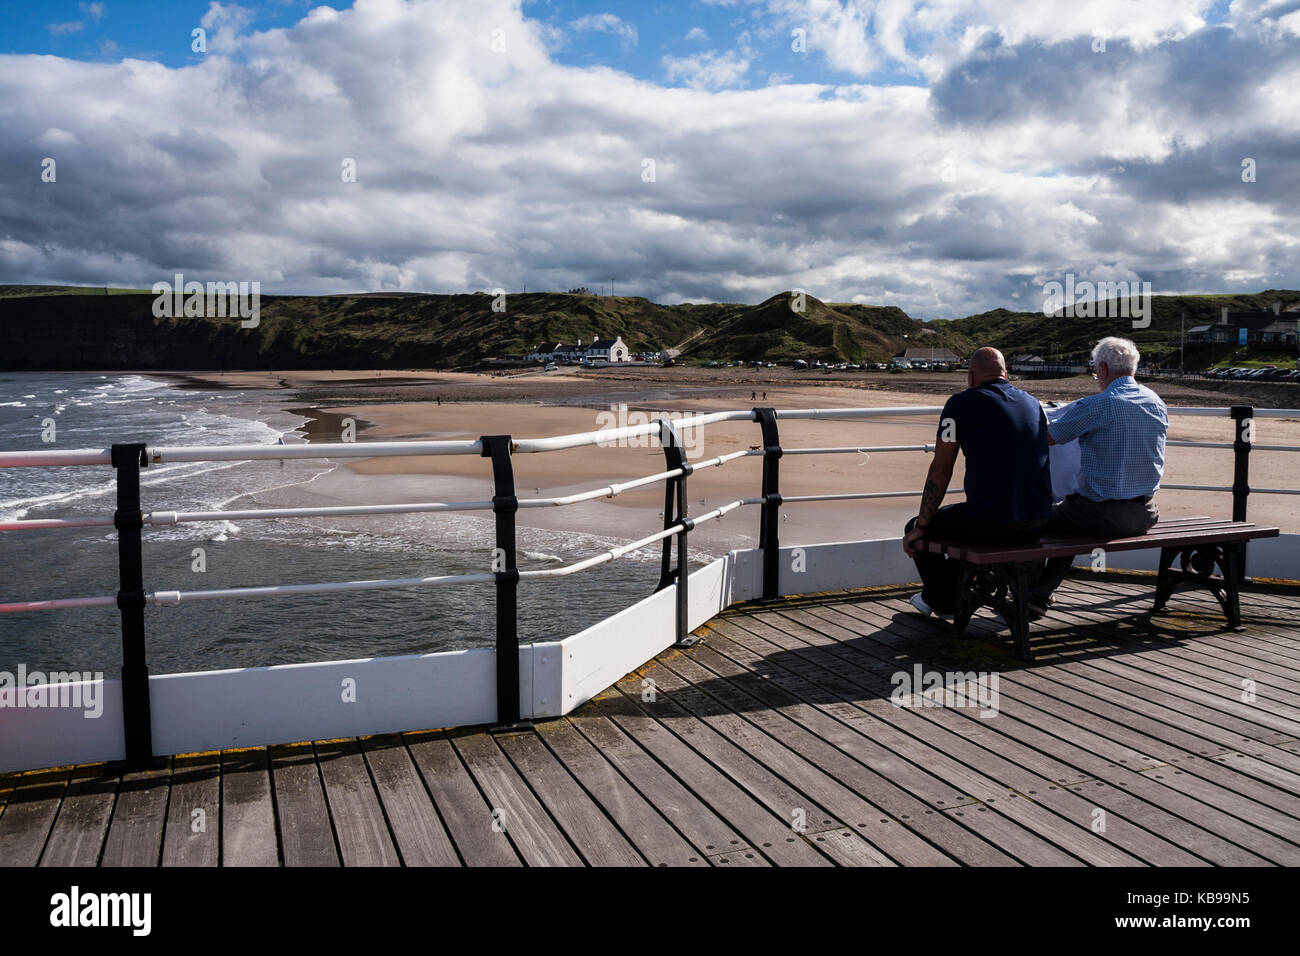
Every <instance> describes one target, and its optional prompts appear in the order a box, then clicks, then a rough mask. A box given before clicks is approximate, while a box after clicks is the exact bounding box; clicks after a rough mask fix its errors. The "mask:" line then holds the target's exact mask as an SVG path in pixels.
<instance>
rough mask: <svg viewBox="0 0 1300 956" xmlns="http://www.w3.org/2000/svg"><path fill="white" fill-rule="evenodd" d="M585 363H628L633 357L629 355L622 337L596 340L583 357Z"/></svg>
mask: <svg viewBox="0 0 1300 956" xmlns="http://www.w3.org/2000/svg"><path fill="white" fill-rule="evenodd" d="M583 361H584V362H593V363H594V362H610V363H615V362H628V361H631V356H630V355H629V354H628V349H627V346H626V345H624V344H623V337H622V336H621V335H620V336H618V337H617V338H613V339H596V340H595V341H594V342H592V343H591V344H590V345H589V346H587V351H586V352H585V354H584V356H583Z"/></svg>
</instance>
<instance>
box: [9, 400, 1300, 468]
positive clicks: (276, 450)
mask: <svg viewBox="0 0 1300 956" xmlns="http://www.w3.org/2000/svg"><path fill="white" fill-rule="evenodd" d="M942 411H943V406H941V405H909V406H899V407H897V408H889V407H886V408H809V409H786V410H784V411H778V412H777V413H776V415H777V418H778V419H784V420H787V421H799V420H814V419H822V420H826V419H869V418H889V417H894V416H917V415H938V414H940V413H941V412H942ZM1169 414H1171V415H1190V416H1215V417H1217V416H1226V415H1230V414H1231V409H1229V408H1203V407H1186V408H1185V407H1179V406H1170V407H1169ZM1253 414H1254V416H1255V417H1256V418H1300V410H1297V409H1289V408H1256V409H1254V410H1253ZM753 420H754V413H753V411H745V410H739V411H730V412H710V413H701V414H698V415H694V416H691V417H689V418H681V419H676V420H675V424H676V425H677V427H678V428H698V427H701V426H704V425H709V424H715V423H718V422H726V421H753ZM659 430H660V426H659V421H658V419H656V420H654V421H652V422H649V423H648V424H644V425H627V426H624V427H622V428H607V429H601V430H599V431H594V432H582V433H579V434H574V435H559V436H554V437H550V438H523V439H519V440H517V441H516V442H515V443H514V451H515V453H516V454H530V453H534V452H545V451H559V450H562V449H565V448H577V447H580V446H583V445H596V444H602V443H608V442H611V441H617V440H619V439H622V438H632V437H636V436H641V435H652V434H657V433H658V432H659ZM482 451H483V446H482V443H481V442H479V441H477V440H473V441H468V440H467V441H414V442H312V443H309V444H301V445H184V446H172V447H168V446H163V447H157V448H153V447H151V448H149V449H148V455H149V460H150V462H151V463H154V464H161V463H165V462H192V461H276V460H281V459H306V458H389V457H406V456H418V455H479V454H482ZM111 463H112V452H111V450H110V449H107V448H103V449H93V448H90V449H85V448H83V449H73V450H68V451H52V450H42V451H17V452H5V453H0V468H30V467H50V466H61V465H108V464H111Z"/></svg>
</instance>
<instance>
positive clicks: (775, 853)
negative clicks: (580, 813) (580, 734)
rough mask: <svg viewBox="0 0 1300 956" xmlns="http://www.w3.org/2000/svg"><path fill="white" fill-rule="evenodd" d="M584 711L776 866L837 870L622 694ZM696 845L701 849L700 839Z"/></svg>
mask: <svg viewBox="0 0 1300 956" xmlns="http://www.w3.org/2000/svg"><path fill="white" fill-rule="evenodd" d="M583 711H584V712H585V713H592V712H595V713H599V714H601V715H602V716H605V717H608V718H609V719H610V720H611V721H613V723H614V724H616V725H617V726H618V728H619V729H620V730H621V731H622V732H623V733H625V734H627V736H628V737H630V738H631V739H632V740H634V741H636V743H637V744H638V745H640V746H641V747H642V748H644V750H645V751H646V752H647V753H649V754H650V755H651V756H653V757H654V758H655V760H657V761H658V762H659V763H661V764H662V765H663V766H665V767H667V768H668V769H669V770H670V771H671V772H672V774H673V776H674V777H676V778H677V779H678V780H679V781H682V782H683V783H684V784H689V787H690V789H691V791H692V793H694V794H695V795H696V796H698V797H699V799H700V800H701V801H702V802H703V803H704V804H705V805H707V806H708V807H710V808H711V809H712V810H714V811H715V812H716V813H717V814H718V816H720V817H721V818H722V819H723V820H725V821H726V822H727V824H728V825H729V826H731V827H734V828H735V830H736V832H737V834H738V835H739V837H738V838H739V839H740V840H744V841H748V843H749V845H750V846H751V847H753V848H754V849H757V850H760V851H761V852H762V853H763V855H764V856H765V857H767V858H768V859H769V860H771V861H772V862H773V863H775V864H777V865H778V866H781V865H786V866H830V865H832V864H831V861H830V860H829V859H828V858H827V857H825V856H823V855H822V854H821V853H819V852H817V851H816V850H814V849H813V848H812V847H811V846H810V845H809V844H807V843H806V842H804V841H803V840H802V839H799V838H798V836H796V835H795V833H794V831H793V830H792V829H791V822H792V821H791V820H790V818H788V817H777V816H775V815H773V814H772V813H771V812H769V811H768V810H767V809H766V808H765V807H764V805H763V804H762V803H761V802H760V801H759V800H758V799H756V798H755V797H754V796H753V795H752V794H751V793H750V792H749V788H747V787H742V786H741V785H740V784H738V783H737V782H736V781H734V780H733V779H731V778H730V777H729V776H727V774H726V773H725V772H719V768H717V767H715V766H714V765H713V764H711V763H709V762H708V761H707V760H705V759H704V757H703V756H702V755H701V754H700V753H698V752H697V751H696V750H695V749H694V748H693V747H691V746H690V745H689V744H688V743H687V742H686V740H684V739H683V738H681V737H678V736H677V735H676V734H674V733H673V732H672V731H670V730H669V729H668V728H667V727H666V726H665V725H664V724H662V723H660V722H659V721H658V720H656V719H655V718H654V717H653V716H651V715H650V714H647V713H645V712H644V711H642V710H641V709H640V708H639V707H637V706H636V705H635V704H634V703H633V702H632V701H631V700H630V699H629V698H628V697H627V696H626V695H624V694H622V693H621V692H619V691H617V690H610V691H606V692H605V693H604V694H600V695H597V696H596V697H595V698H593V700H592V701H590V702H588V703H587V704H586V705H585V706H584V708H583ZM583 726H584V729H585V725H583ZM688 733H689V731H688ZM809 815H810V816H811V813H810V814H809ZM687 832H689V831H687ZM693 839H694V840H695V841H696V842H697V845H698V838H693ZM735 845H736V846H739V845H741V844H735ZM703 849H704V850H705V851H706V852H708V853H712V852H720V853H727V852H731V850H732V849H733V847H728V846H725V845H723V844H722V843H716V844H711V843H705V844H704V845H703Z"/></svg>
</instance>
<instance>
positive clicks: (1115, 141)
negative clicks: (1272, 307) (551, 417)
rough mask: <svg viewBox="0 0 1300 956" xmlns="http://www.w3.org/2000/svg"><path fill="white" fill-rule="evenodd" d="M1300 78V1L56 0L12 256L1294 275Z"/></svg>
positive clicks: (627, 282) (14, 123) (395, 275)
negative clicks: (497, 35) (203, 36)
mask: <svg viewBox="0 0 1300 956" xmlns="http://www.w3.org/2000/svg"><path fill="white" fill-rule="evenodd" d="M199 24H203V25H204V27H205V29H207V30H208V36H209V40H208V50H207V51H206V52H205V53H203V54H198V53H194V52H192V50H191V48H190V44H191V31H192V30H193V29H194V27H195V26H196V25H199ZM794 29H805V30H806V34H805V40H806V47H807V48H806V50H805V51H804V52H802V53H800V52H796V51H795V50H793V49H792V47H791V44H792V36H791V32H792V30H794ZM498 30H500V31H502V35H503V36H504V37H506V38H507V40H508V42H507V43H506V44H505V45H504V47H503V49H501V50H494V49H491V48H490V45H489V41H488V38H489V35H490V34H492V33H493V32H494V31H498ZM1298 85H1300V2H1298V0H1236V2H1235V3H1233V4H1232V5H1229V4H1227V3H1225V2H1223V0H648V2H644V3H630V2H623V0H530V2H525V3H523V4H522V6H521V4H520V3H518V2H516V0H358V2H357V3H356V4H355V5H346V6H345V5H339V6H332V7H327V6H318V7H313V6H311V5H309V4H307V3H300V2H296V0H270V2H261V3H244V4H239V5H234V4H226V5H222V4H219V3H210V2H208V0H178V2H171V3H147V2H129V0H96V2H85V0H82V2H76V0H56V2H49V3H42V4H25V5H23V6H14V7H13V8H12V9H9V10H6V11H5V15H4V16H3V17H0V103H4V104H5V108H4V109H3V110H0V282H17V283H72V284H86V285H118V286H130V287H137V288H138V287H146V288H147V287H149V286H150V285H152V284H153V283H154V282H155V281H158V280H160V279H170V278H171V276H172V275H174V273H176V272H184V273H186V274H187V275H194V276H196V277H202V278H204V279H211V280H221V281H232V280H240V281H245V280H247V281H253V280H256V281H260V282H261V283H262V289H263V291H265V292H268V293H271V292H287V293H327V292H354V291H361V290H388V289H392V290H404V291H444V290H447V289H452V290H457V291H471V290H476V289H479V290H489V289H492V288H497V287H499V288H502V289H506V290H510V291H517V290H519V289H521V288H523V287H527V288H529V289H534V290H536V289H546V288H549V289H564V288H572V287H575V286H582V285H585V286H589V287H592V288H595V287H597V286H600V285H602V284H604V283H606V282H608V281H609V280H610V278H611V277H612V278H613V279H614V283H615V286H616V287H617V288H618V289H619V291H620V292H623V293H625V294H635V295H644V296H646V297H648V298H651V299H654V300H656V301H659V302H669V303H671V302H681V301H730V302H759V301H762V300H764V299H766V298H768V297H769V296H771V295H773V294H776V293H778V292H781V291H783V290H788V289H792V288H802V289H805V290H807V291H808V292H810V293H811V294H813V295H816V296H818V297H820V298H822V299H827V300H831V301H855V302H870V303H876V304H885V305H897V306H899V307H901V308H903V309H905V310H907V311H908V312H909V313H910V314H912V315H915V316H918V317H922V318H944V317H951V316H955V315H965V314H970V313H972V312H978V311H983V310H985V309H990V308H996V307H1000V306H1003V307H1011V308H1037V307H1040V304H1041V302H1042V299H1043V288H1044V286H1045V284H1046V283H1049V282H1053V281H1063V279H1064V277H1065V276H1066V275H1070V274H1072V275H1074V276H1075V278H1076V281H1092V282H1098V281H1129V282H1138V281H1150V282H1151V283H1152V288H1153V291H1155V292H1156V293H1157V294H1159V293H1169V292H1232V291H1258V290H1262V289H1269V288H1273V289H1286V288H1290V289H1295V288H1300V238H1297V237H1300V129H1297V126H1296V124H1295V122H1294V116H1295V110H1294V107H1293V106H1292V105H1291V104H1292V103H1293V101H1294V90H1295V89H1296V87H1297V86H1298ZM1247 166H1249V176H1247V175H1246V173H1245V171H1244V170H1245V169H1246V167H1247ZM349 170H351V174H349V172H348V171H349ZM341 171H342V173H341ZM47 172H48V173H49V174H51V175H48V176H47ZM55 172H57V175H52V174H54V173H55Z"/></svg>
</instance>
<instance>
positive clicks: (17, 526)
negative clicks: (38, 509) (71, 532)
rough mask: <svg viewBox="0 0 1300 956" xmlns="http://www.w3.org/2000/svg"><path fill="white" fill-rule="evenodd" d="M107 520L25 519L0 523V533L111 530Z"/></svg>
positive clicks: (110, 521)
mask: <svg viewBox="0 0 1300 956" xmlns="http://www.w3.org/2000/svg"><path fill="white" fill-rule="evenodd" d="M111 527H113V519H112V518H111V517H109V518H25V519H23V520H21V521H0V531H39V530H42V529H48V528H111Z"/></svg>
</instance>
